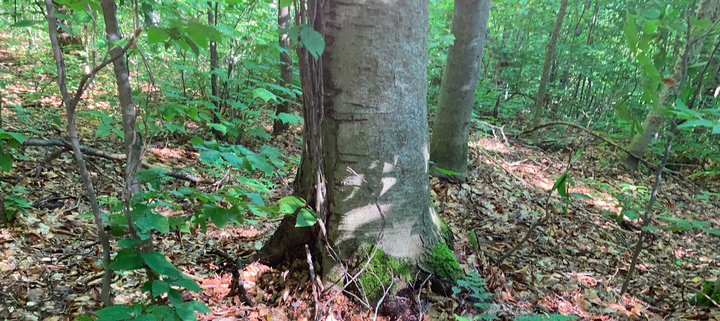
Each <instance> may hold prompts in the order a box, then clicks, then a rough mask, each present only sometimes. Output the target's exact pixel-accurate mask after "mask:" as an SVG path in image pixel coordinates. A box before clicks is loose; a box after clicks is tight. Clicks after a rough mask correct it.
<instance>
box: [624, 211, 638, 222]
mask: <svg viewBox="0 0 720 321" xmlns="http://www.w3.org/2000/svg"><path fill="white" fill-rule="evenodd" d="M620 214H622V215H623V216H625V217H627V218H628V219H630V220H636V219H638V218H640V214H638V212H637V211H635V210H625V209H623V210H622V212H620Z"/></svg>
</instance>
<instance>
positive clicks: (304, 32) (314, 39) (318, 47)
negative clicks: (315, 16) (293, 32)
mask: <svg viewBox="0 0 720 321" xmlns="http://www.w3.org/2000/svg"><path fill="white" fill-rule="evenodd" d="M300 42H301V43H302V44H303V45H304V46H305V48H306V49H307V51H308V52H309V53H310V54H311V55H312V56H313V58H315V60H317V59H318V57H320V55H322V53H323V51H324V50H325V39H323V37H322V35H321V34H320V33H319V32H317V31H316V30H315V29H313V28H312V27H310V26H309V25H302V26H301V27H300Z"/></svg>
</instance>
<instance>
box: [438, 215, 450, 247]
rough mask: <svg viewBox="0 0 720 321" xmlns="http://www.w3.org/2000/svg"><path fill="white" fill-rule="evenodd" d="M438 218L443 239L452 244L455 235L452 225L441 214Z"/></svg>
mask: <svg viewBox="0 0 720 321" xmlns="http://www.w3.org/2000/svg"><path fill="white" fill-rule="evenodd" d="M438 220H439V221H440V236H441V237H442V239H443V241H445V244H451V242H452V240H453V237H452V231H451V230H450V227H449V226H448V225H447V223H445V220H443V219H442V218H441V217H440V216H438Z"/></svg>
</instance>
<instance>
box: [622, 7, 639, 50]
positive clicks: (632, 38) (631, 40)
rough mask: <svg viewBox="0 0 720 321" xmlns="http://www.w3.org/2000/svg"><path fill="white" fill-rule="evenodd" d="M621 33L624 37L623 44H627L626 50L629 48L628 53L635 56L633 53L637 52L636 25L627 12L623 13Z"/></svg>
mask: <svg viewBox="0 0 720 321" xmlns="http://www.w3.org/2000/svg"><path fill="white" fill-rule="evenodd" d="M623 33H624V35H625V43H626V44H627V46H628V48H630V52H632V53H633V54H635V52H636V51H637V43H638V30H637V25H635V18H634V17H633V16H632V15H631V14H630V12H629V11H626V12H625V24H624V25H623Z"/></svg>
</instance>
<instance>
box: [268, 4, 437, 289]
mask: <svg viewBox="0 0 720 321" xmlns="http://www.w3.org/2000/svg"><path fill="white" fill-rule="evenodd" d="M308 3H309V4H308V7H310V8H316V9H319V10H322V11H321V12H322V14H319V15H317V16H319V17H321V18H322V19H323V21H322V23H321V24H320V25H319V26H318V25H314V24H313V23H312V22H309V24H310V25H313V26H314V27H315V29H316V30H319V31H320V32H321V33H323V34H324V36H325V42H326V46H325V51H324V53H323V55H322V57H321V59H320V61H315V60H314V59H312V58H308V54H307V53H306V52H305V53H303V52H302V51H301V52H300V54H299V56H300V75H301V78H302V85H303V101H304V115H305V128H304V130H305V132H304V139H305V146H304V151H303V162H302V164H301V169H300V173H299V174H298V178H297V182H296V185H295V187H296V194H299V195H301V196H303V198H305V199H308V200H309V201H310V204H312V205H314V207H315V210H316V212H317V213H318V217H319V220H320V222H321V223H320V224H319V227H318V228H316V229H315V230H314V231H315V232H314V233H315V236H317V237H318V238H319V240H321V241H320V242H319V243H320V244H322V245H321V250H322V254H323V256H322V266H323V269H322V273H323V275H324V278H325V280H327V281H337V280H340V279H342V278H343V277H344V276H347V273H349V271H346V270H344V269H343V268H342V267H343V265H341V264H339V262H350V265H351V266H352V262H355V263H357V262H358V260H361V259H363V257H364V256H366V255H367V252H365V250H368V248H369V247H371V246H373V245H378V247H379V248H380V249H381V250H383V251H384V252H385V253H386V254H388V255H390V256H392V257H396V258H402V259H405V260H407V261H408V262H410V263H417V264H422V263H423V262H424V259H425V256H426V254H427V253H428V251H429V250H430V248H431V247H432V246H433V245H435V244H436V242H437V241H438V240H439V225H440V223H439V218H438V217H437V215H436V214H435V212H434V210H433V208H432V204H431V202H430V190H429V179H428V166H427V165H428V160H429V152H428V138H427V137H428V126H427V106H426V101H425V100H426V95H427V75H426V67H427V50H428V47H427V37H428V36H427V31H428V30H427V28H428V1H427V0H424V1H417V0H397V1H391V2H388V1H383V0H366V1H362V3H355V2H345V1H339V0H328V1H324V2H320V3H324V8H320V6H319V5H318V2H315V1H309V2H308ZM310 16H313V15H312V13H310ZM317 71H320V72H319V74H318V73H317ZM318 93H320V94H321V95H320V96H317V95H316V94H318ZM316 155H320V156H319V157H318V156H316ZM293 223H294V222H292V221H289V220H288V219H286V220H285V221H284V222H283V223H282V224H281V226H280V228H279V229H278V231H277V232H276V233H275V235H274V236H273V238H272V239H271V240H270V241H269V242H268V245H267V246H266V247H265V249H263V254H262V255H261V258H263V257H262V256H264V258H267V259H268V260H269V261H275V260H276V259H278V256H282V255H283V252H282V251H276V250H274V249H273V248H278V247H285V250H284V255H286V257H287V256H292V255H293V254H297V253H293V252H292V251H293V248H297V247H296V246H295V247H294V245H293V244H286V243H287V242H282V241H283V240H285V241H288V242H295V243H297V242H308V243H310V242H312V240H310V241H308V240H307V235H309V234H310V235H312V233H309V232H310V231H308V230H307V229H294V230H293V229H292V224H293ZM324 231H326V233H325V232H324ZM326 237H327V238H326ZM325 241H327V243H325ZM301 244H302V243H301ZM310 244H312V243H310ZM288 250H289V251H288ZM280 259H282V257H280Z"/></svg>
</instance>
